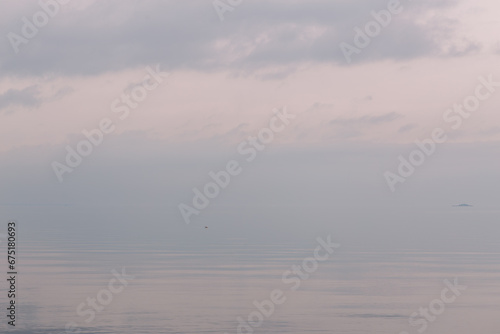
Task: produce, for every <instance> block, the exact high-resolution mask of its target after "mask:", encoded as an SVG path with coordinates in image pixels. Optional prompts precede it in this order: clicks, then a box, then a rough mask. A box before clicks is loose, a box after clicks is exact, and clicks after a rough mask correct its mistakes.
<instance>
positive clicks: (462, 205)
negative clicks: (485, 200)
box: [453, 204, 474, 207]
mask: <svg viewBox="0 0 500 334" xmlns="http://www.w3.org/2000/svg"><path fill="white" fill-rule="evenodd" d="M453 206H460V207H464V206H474V205H470V204H457V205H453Z"/></svg>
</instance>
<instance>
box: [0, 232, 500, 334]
mask: <svg viewBox="0 0 500 334" xmlns="http://www.w3.org/2000/svg"><path fill="white" fill-rule="evenodd" d="M22 246H23V247H22V252H21V255H20V260H19V267H20V269H19V271H20V275H19V281H18V290H19V292H20V295H19V299H18V302H19V304H20V306H19V307H18V319H17V324H18V325H17V326H16V330H15V331H17V332H19V333H64V332H65V325H66V324H68V323H71V322H73V323H75V324H77V326H78V329H79V330H80V331H81V333H134V334H138V333H237V326H238V321H237V317H242V318H245V319H246V318H247V317H248V315H249V314H251V312H253V311H255V310H256V308H255V306H254V305H253V304H252V303H253V302H254V301H259V302H260V301H263V300H264V299H269V296H270V293H271V291H273V290H274V289H280V290H282V291H283V293H284V296H285V297H286V301H285V302H284V303H283V304H281V305H276V307H275V312H274V313H273V314H272V315H271V316H269V318H265V319H264V321H263V323H262V325H261V326H260V327H259V328H255V329H254V332H255V333H301V334H303V333H352V334H354V333H356V334H357V333H385V334H387V333H389V334H390V333H394V334H399V333H400V332H402V331H406V332H408V333H412V334H413V333H418V332H417V329H419V328H420V327H418V326H417V327H412V326H410V325H409V321H408V319H409V316H410V315H411V314H412V313H413V312H417V311H418V309H419V308H420V307H429V303H430V302H431V301H433V300H434V299H436V298H440V295H441V291H442V290H443V288H445V284H444V283H443V280H445V279H448V280H451V281H453V279H454V278H458V281H459V283H460V284H464V285H467V289H466V290H465V291H463V293H462V295H460V296H458V297H457V298H456V300H455V302H453V303H451V304H446V306H445V307H446V308H445V310H444V311H443V312H442V314H439V315H438V316H437V317H436V319H435V320H433V321H428V327H427V329H426V330H425V332H426V333H456V334H469V333H500V318H499V317H498V314H499V311H500V284H499V282H500V271H499V269H500V268H499V263H500V254H499V253H491V252H490V253H486V252H485V253H470V252H467V253H449V252H440V253H428V252H408V251H406V252H377V253H366V252H350V251H343V250H342V247H340V249H339V250H338V251H336V252H335V253H333V254H332V255H331V257H330V258H329V259H328V260H327V261H325V262H321V263H319V266H318V268H317V270H316V271H314V272H312V273H311V275H310V277H309V278H307V279H303V280H301V285H300V287H299V288H298V289H297V290H295V291H293V290H292V289H291V287H292V285H293V284H285V283H284V282H283V280H282V274H283V273H284V272H285V271H287V270H289V269H290V267H291V266H292V265H294V264H296V265H300V264H301V263H302V261H303V259H304V258H306V257H309V256H311V255H312V254H313V250H314V248H315V247H316V242H315V241H314V240H313V241H312V242H311V246H310V247H293V246H290V245H277V244H274V245H266V244H261V245H245V244H241V243H236V242H234V243H226V244H215V245H214V244H212V245H210V246H207V247H205V248H200V247H189V246H186V245H183V246H182V245H181V244H176V243H172V242H170V243H154V244H151V243H149V244H140V243H137V244H130V243H127V244H124V243H119V242H118V241H115V242H113V241H112V240H108V241H107V242H106V243H103V242H97V243H95V242H94V243H91V242H82V241H79V242H76V241H75V242H71V243H66V244H61V243H59V244H58V243H56V242H47V241H44V242H35V241H32V242H25V243H24V244H23V245H22ZM3 247H4V244H2V251H4V250H3ZM122 268H126V273H127V274H129V275H133V276H135V278H133V279H131V280H129V283H128V285H127V286H126V287H125V288H124V289H123V290H122V291H121V292H119V293H116V294H114V295H112V300H111V301H110V303H109V304H108V305H105V306H104V309H102V310H101V311H100V312H96V314H95V318H94V319H92V321H89V322H86V321H85V320H88V319H89V315H88V314H87V315H85V316H80V315H78V314H77V307H78V306H79V305H80V304H81V303H85V302H86V300H87V298H96V296H97V295H98V293H99V292H100V291H101V290H103V289H105V288H106V287H107V286H108V282H109V281H110V280H111V279H112V278H113V277H114V276H113V274H112V270H113V269H114V270H117V271H121V270H122ZM1 294H2V300H4V301H5V295H6V291H5V285H2V292H1ZM4 305H5V304H4ZM86 309H89V307H88V306H85V307H84V308H83V309H82V310H86ZM4 312H5V311H4ZM2 318H3V319H4V320H3V321H2V323H1V325H0V329H1V331H2V332H6V331H8V330H11V328H10V327H9V326H7V325H6V321H5V316H3V317H2ZM242 332H243V333H246V332H247V331H242Z"/></svg>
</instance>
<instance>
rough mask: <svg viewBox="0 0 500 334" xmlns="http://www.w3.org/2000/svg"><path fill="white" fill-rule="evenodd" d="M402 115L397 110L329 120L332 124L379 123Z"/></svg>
mask: <svg viewBox="0 0 500 334" xmlns="http://www.w3.org/2000/svg"><path fill="white" fill-rule="evenodd" d="M401 117H402V115H401V114H399V113H397V112H389V113H386V114H383V115H379V116H369V115H364V116H361V117H352V118H337V119H334V120H331V121H330V124H332V125H363V124H367V125H375V124H380V123H389V122H392V121H394V120H396V119H398V118H401Z"/></svg>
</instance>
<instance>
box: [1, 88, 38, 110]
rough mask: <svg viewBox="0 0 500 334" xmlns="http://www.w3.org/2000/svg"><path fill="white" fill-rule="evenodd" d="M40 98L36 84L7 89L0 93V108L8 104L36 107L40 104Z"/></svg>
mask: <svg viewBox="0 0 500 334" xmlns="http://www.w3.org/2000/svg"><path fill="white" fill-rule="evenodd" d="M40 103H41V98H40V97H39V91H38V88H37V86H30V87H26V88H24V89H9V90H8V91H6V92H5V93H3V94H0V110H3V109H7V108H8V107H10V106H22V107H36V106H38V105H40Z"/></svg>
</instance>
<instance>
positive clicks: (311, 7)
mask: <svg viewBox="0 0 500 334" xmlns="http://www.w3.org/2000/svg"><path fill="white" fill-rule="evenodd" d="M457 4H458V1H449V0H446V1H445V0H441V1H431V0H421V1H419V2H418V3H408V4H405V6H407V7H408V8H405V10H404V12H403V14H400V15H401V16H398V17H397V18H394V20H393V22H392V23H391V24H390V25H389V26H388V27H385V28H384V31H383V32H382V33H381V35H380V36H378V37H377V38H376V40H374V41H373V42H372V43H371V44H370V46H369V47H367V48H366V49H364V50H363V52H362V54H360V55H359V57H357V59H356V64H357V63H362V62H371V61H379V60H384V59H395V60H401V59H411V58H417V57H424V56H425V57H427V56H450V57H451V56H460V55H463V54H466V53H467V52H471V51H474V50H476V47H475V46H474V45H475V44H474V43H473V42H465V44H464V42H463V41H460V43H461V44H459V45H455V44H454V43H455V40H458V39H459V38H458V39H457V34H458V32H457V31H458V28H457V23H456V22H445V23H442V24H441V25H438V24H421V21H422V19H423V18H426V20H428V21H429V22H431V21H432V22H437V21H439V20H438V19H440V18H441V17H442V15H443V14H440V16H439V17H437V16H436V15H437V14H435V13H437V12H440V13H442V12H446V10H447V9H453V8H454V7H455V6H457ZM386 7H387V0H359V1H355V2H352V1H323V0H297V1H293V2H290V1H285V0H276V1H272V2H270V1H263V0H254V1H246V2H244V3H243V4H241V5H240V6H238V7H236V8H235V9H234V11H232V12H228V13H226V14H227V18H226V20H225V21H224V22H220V21H219V19H218V17H217V14H216V12H215V10H214V8H213V6H212V2H211V1H204V0H192V1H173V0H171V1H159V0H154V1H144V2H133V1H131V0H120V1H117V0H113V1H95V2H92V3H91V4H88V5H87V6H84V7H82V6H80V7H77V4H76V3H75V4H71V3H70V4H68V5H65V7H64V10H62V9H61V12H60V13H59V14H57V16H55V17H54V18H51V20H50V22H49V24H48V25H47V26H45V27H41V28H40V31H39V32H38V34H37V35H36V36H35V37H33V39H32V40H30V41H29V42H28V44H26V45H24V44H23V45H20V52H19V53H18V54H15V53H14V51H13V49H12V47H11V46H10V45H9V41H8V39H7V38H4V39H3V40H2V42H0V43H3V45H1V47H0V73H1V74H4V75H5V74H10V75H16V76H23V75H28V76H29V75H35V76H37V75H45V74H54V73H55V74H62V75H95V74H100V73H103V72H107V71H118V70H123V69H128V68H137V67H142V66H145V65H150V64H155V63H161V65H162V68H164V69H168V70H173V69H186V68H187V69H196V70H203V71H212V70H220V69H229V70H232V71H254V70H258V69H263V68H267V67H272V66H278V65H279V66H285V70H283V71H277V72H269V73H267V74H265V75H263V77H262V79H263V80H270V79H274V80H276V79H281V78H284V77H286V76H287V75H289V74H290V73H289V70H287V69H293V68H294V66H295V65H297V64H299V63H310V62H317V63H330V64H340V65H346V64H345V60H344V56H343V54H342V52H341V51H340V48H339V44H340V43H341V42H350V43H352V40H353V37H354V31H353V28H354V27H356V26H363V25H364V24H366V23H367V22H368V21H370V20H371V19H372V17H371V16H370V12H371V11H373V10H382V9H384V8H386ZM4 10H5V9H4ZM38 10H40V8H39V7H38V6H37V5H33V6H26V7H23V9H22V11H19V10H18V11H17V12H15V15H11V16H8V17H6V19H5V20H2V23H0V31H2V32H3V33H4V35H7V34H8V33H9V32H14V33H17V34H21V27H22V22H21V18H22V16H23V15H25V16H26V17H32V15H33V14H34V13H35V12H36V11H38ZM428 17H431V18H430V19H428ZM443 25H445V27H446V29H445V30H443ZM443 45H447V50H444V51H443V49H442V48H443Z"/></svg>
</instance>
